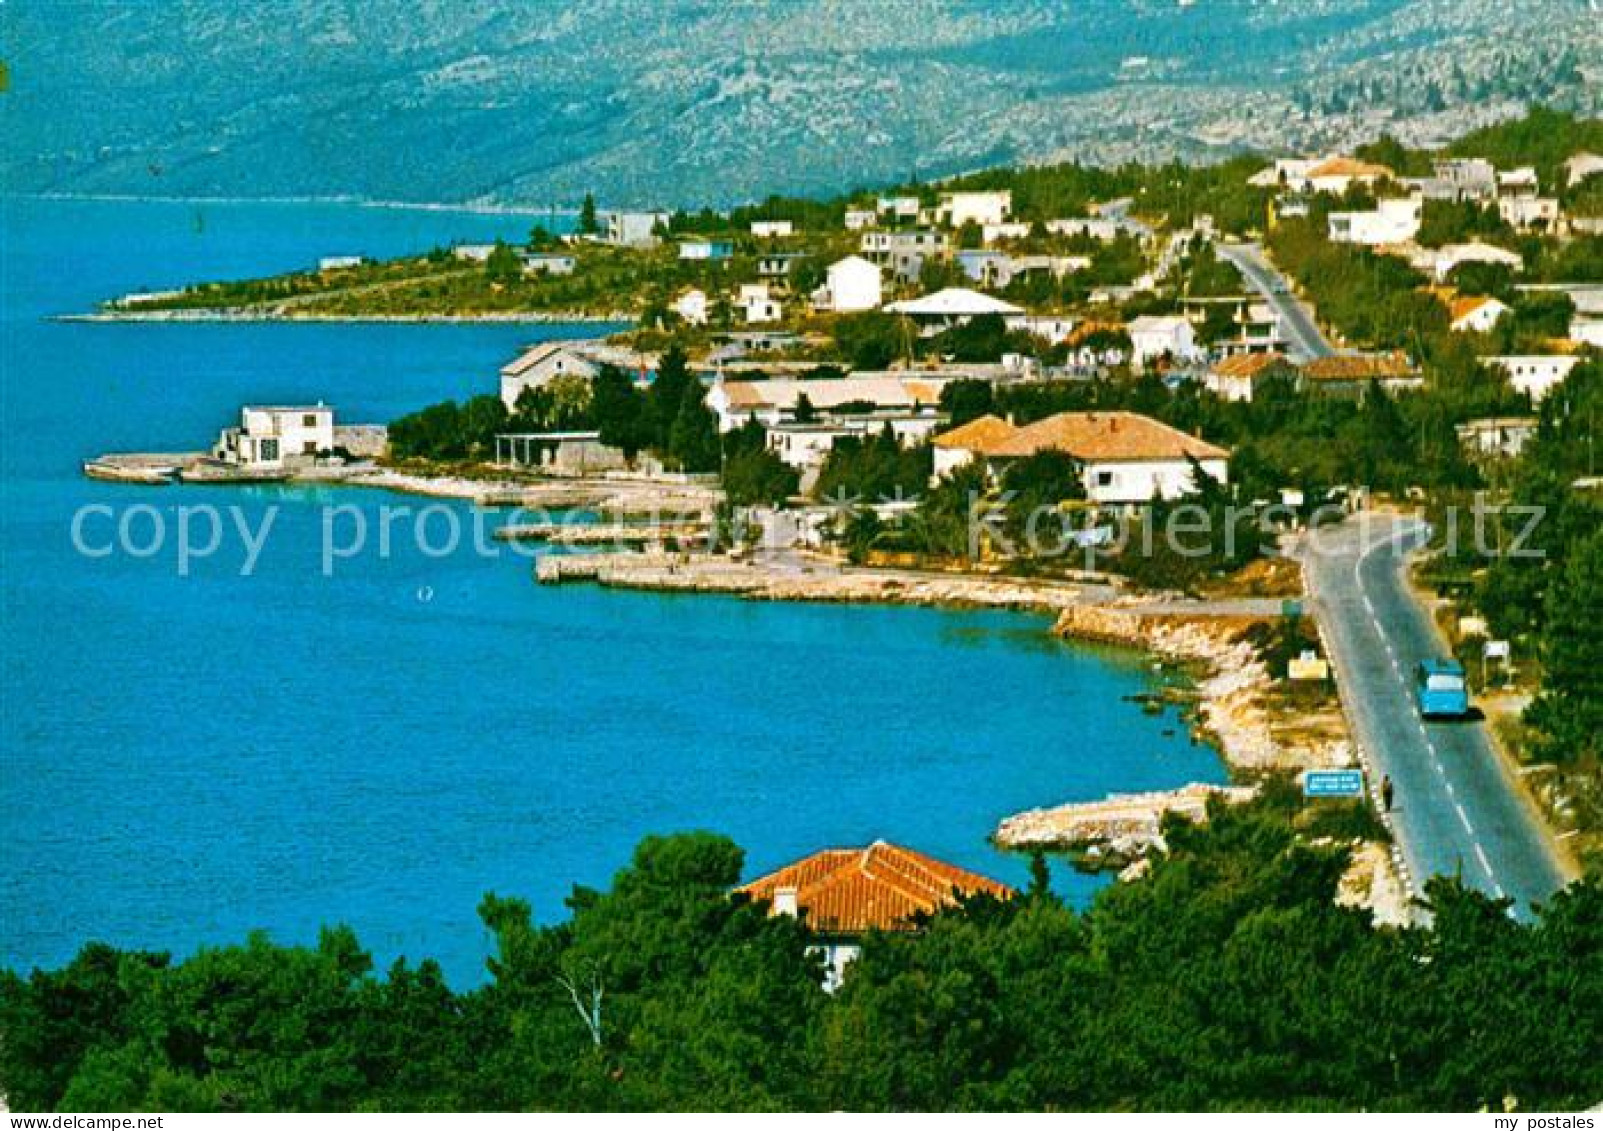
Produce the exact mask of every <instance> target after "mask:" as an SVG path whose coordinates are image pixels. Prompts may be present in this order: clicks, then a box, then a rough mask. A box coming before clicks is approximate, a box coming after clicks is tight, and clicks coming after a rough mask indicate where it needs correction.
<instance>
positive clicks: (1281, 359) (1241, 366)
mask: <svg viewBox="0 0 1603 1131" xmlns="http://www.w3.org/2000/svg"><path fill="white" fill-rule="evenodd" d="M1282 367H1289V363H1288V362H1287V361H1286V355H1285V354H1283V353H1238V354H1232V355H1231V356H1229V357H1227V358H1225V359H1224V360H1222V361H1220V362H1219V363H1218V364H1217V365H1215V366H1214V367H1213V371H1214V373H1215V374H1216V375H1217V376H1220V377H1257V376H1258V375H1260V374H1262V373H1264V372H1266V371H1267V370H1270V369H1275V368H1282Z"/></svg>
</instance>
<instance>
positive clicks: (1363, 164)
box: [1308, 157, 1392, 177]
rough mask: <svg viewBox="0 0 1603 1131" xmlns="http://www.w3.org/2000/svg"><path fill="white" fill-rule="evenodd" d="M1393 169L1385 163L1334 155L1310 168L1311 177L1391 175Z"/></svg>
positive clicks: (1309, 174)
mask: <svg viewBox="0 0 1603 1131" xmlns="http://www.w3.org/2000/svg"><path fill="white" fill-rule="evenodd" d="M1391 175H1392V171H1391V170H1390V169H1388V168H1386V166H1384V165H1375V164H1372V163H1370V162H1368V161H1360V160H1358V159H1357V158H1356V157H1332V158H1330V159H1329V160H1326V161H1321V162H1320V163H1319V164H1317V165H1315V166H1314V167H1313V168H1312V169H1309V170H1308V176H1310V177H1389V176H1391Z"/></svg>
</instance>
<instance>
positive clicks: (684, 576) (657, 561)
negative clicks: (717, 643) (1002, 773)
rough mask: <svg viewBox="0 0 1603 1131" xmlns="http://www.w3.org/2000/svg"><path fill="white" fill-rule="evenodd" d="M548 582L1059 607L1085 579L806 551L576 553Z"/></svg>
mask: <svg viewBox="0 0 1603 1131" xmlns="http://www.w3.org/2000/svg"><path fill="white" fill-rule="evenodd" d="M536 576H537V577H538V579H539V580H540V581H541V582H542V583H545V584H555V583H558V582H562V581H570V580H579V579H582V580H588V581H595V582H597V583H598V584H601V585H607V586H613V587H615V588H620V589H649V590H659V591H669V592H683V593H725V594H735V595H738V596H742V597H746V598H749V599H751V600H760V601H818V602H832V603H839V604H896V605H930V606H947V607H954V608H994V609H1015V610H1021V611H1027V612H1048V613H1055V612H1060V611H1061V610H1063V609H1065V608H1068V607H1069V606H1070V605H1072V604H1073V603H1074V602H1075V601H1078V600H1080V599H1082V593H1081V590H1080V588H1079V587H1078V586H1074V585H1069V584H1058V583H1041V582H1024V581H1009V580H1006V579H1002V578H992V577H974V576H963V575H945V574H918V573H911V572H906V571H892V570H871V569H853V568H848V567H842V566H839V565H836V564H834V563H826V562H815V561H811V560H809V559H802V558H788V557H787V558H784V559H775V560H767V559H754V560H751V561H744V560H740V559H736V558H730V557H725V556H722V555H715V554H657V553H643V554H629V553H622V554H590V555H579V554H568V555H562V556H552V557H548V558H542V559H541V560H540V562H539V563H538V564H537V566H536Z"/></svg>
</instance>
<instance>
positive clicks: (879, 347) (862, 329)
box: [831, 310, 913, 369]
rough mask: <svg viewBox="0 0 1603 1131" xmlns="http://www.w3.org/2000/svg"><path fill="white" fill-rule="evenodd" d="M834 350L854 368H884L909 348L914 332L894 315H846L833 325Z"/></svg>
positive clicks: (872, 313) (878, 313) (874, 311)
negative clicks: (908, 344)
mask: <svg viewBox="0 0 1603 1131" xmlns="http://www.w3.org/2000/svg"><path fill="white" fill-rule="evenodd" d="M831 333H833V335H834V338H835V349H836V350H837V351H838V352H839V353H840V356H841V357H842V358H844V359H845V360H846V362H847V363H848V364H849V365H850V366H851V367H852V368H853V369H885V368H887V367H888V366H889V365H890V363H891V362H893V361H895V360H896V359H897V358H898V357H900V356H902V354H903V353H904V352H905V350H906V349H907V343H909V342H911V341H912V339H913V331H912V330H911V328H910V327H908V326H907V325H905V324H904V323H903V320H902V319H900V318H897V317H896V316H895V315H893V314H886V313H884V312H883V311H878V310H865V311H862V312H860V313H856V314H843V315H841V316H840V317H839V318H837V319H835V324H834V326H833V327H832V328H831Z"/></svg>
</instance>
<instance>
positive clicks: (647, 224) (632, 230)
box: [597, 212, 669, 247]
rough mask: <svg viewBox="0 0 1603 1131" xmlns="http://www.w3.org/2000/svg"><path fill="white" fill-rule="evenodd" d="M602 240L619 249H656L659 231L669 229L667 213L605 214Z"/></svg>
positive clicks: (602, 220) (602, 217) (603, 216)
mask: <svg viewBox="0 0 1603 1131" xmlns="http://www.w3.org/2000/svg"><path fill="white" fill-rule="evenodd" d="M597 219H599V220H600V222H601V232H602V237H601V238H602V239H603V241H605V242H606V243H610V244H616V245H618V246H619V247H655V246H656V244H657V238H658V237H657V230H658V229H659V228H661V229H666V228H667V227H668V220H669V216H668V214H667V213H666V212H603V213H601V214H600V215H599V216H598V217H597Z"/></svg>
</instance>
